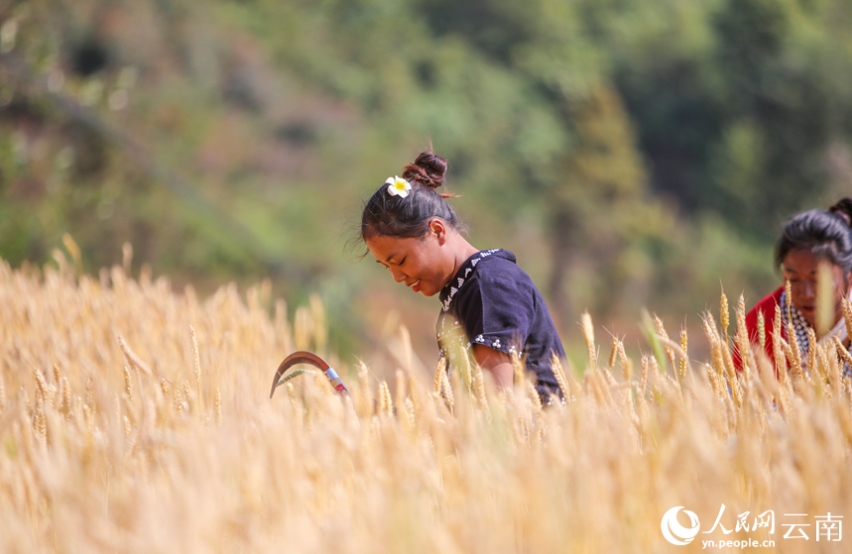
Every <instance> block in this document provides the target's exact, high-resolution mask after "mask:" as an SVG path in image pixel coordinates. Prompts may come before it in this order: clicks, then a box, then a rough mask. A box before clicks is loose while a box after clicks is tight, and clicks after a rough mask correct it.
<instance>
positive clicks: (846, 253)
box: [775, 198, 852, 275]
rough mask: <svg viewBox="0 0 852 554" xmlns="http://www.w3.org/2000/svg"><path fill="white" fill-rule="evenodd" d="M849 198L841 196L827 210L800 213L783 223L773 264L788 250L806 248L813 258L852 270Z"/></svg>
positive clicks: (778, 263)
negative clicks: (841, 197)
mask: <svg viewBox="0 0 852 554" xmlns="http://www.w3.org/2000/svg"><path fill="white" fill-rule="evenodd" d="M850 224H852V198H843V199H841V200H840V201H839V202H837V203H836V204H834V205H833V206H832V207H830V208H829V209H828V210H809V211H807V212H802V213H800V214H798V215H796V216H795V217H793V219H791V220H790V221H788V222H787V224H786V225H785V226H784V231H783V232H782V234H781V238H780V239H779V240H778V244H777V245H776V246H775V264H776V267H777V266H780V265H781V264H782V263H783V262H784V258H785V257H787V254H789V253H790V251H791V250H809V251H810V252H811V253H812V254H813V255H814V256H815V257H817V258H821V259H824V260H828V261H829V262H831V263H833V264H834V265H837V266H839V267H840V268H841V269H843V273H844V275H847V274H849V273H850V272H852V226H850Z"/></svg>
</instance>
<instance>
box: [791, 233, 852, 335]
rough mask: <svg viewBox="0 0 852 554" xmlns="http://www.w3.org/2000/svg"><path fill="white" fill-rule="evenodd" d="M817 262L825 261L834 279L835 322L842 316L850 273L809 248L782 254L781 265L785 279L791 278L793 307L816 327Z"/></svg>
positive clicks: (818, 263) (833, 322)
mask: <svg viewBox="0 0 852 554" xmlns="http://www.w3.org/2000/svg"><path fill="white" fill-rule="evenodd" d="M820 262H822V263H828V265H829V268H830V270H831V276H832V278H833V279H834V282H833V289H834V318H833V320H832V325H835V324H837V322H838V321H840V318H841V317H842V315H843V308H842V305H841V300H842V299H843V298H844V297H845V296H847V295H848V294H849V282H850V281H849V278H850V276H852V274H850V275H843V269H842V268H841V267H840V266H838V265H835V264H833V263H830V262H826V261H825V260H823V259H820V258H817V257H816V256H814V255H813V253H811V251H810V250H791V251H790V252H788V253H787V255H786V256H784V260H783V261H782V263H781V267H782V268H783V271H784V279H786V280H788V281H790V288H791V292H792V294H791V296H792V302H793V306H795V307H796V308H797V309H798V310H799V311H800V312H802V315H804V316H805V319H806V320H807V322H808V323H809V324H810V326H811V327H813V328H814V329H816V307H817V280H818V275H819V265H820Z"/></svg>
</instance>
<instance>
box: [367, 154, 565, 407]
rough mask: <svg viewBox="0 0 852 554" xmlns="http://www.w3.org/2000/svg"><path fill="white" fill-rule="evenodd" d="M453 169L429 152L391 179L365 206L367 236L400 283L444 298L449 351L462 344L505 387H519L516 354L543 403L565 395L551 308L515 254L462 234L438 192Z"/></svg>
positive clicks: (441, 328) (442, 339) (440, 330)
mask: <svg viewBox="0 0 852 554" xmlns="http://www.w3.org/2000/svg"><path fill="white" fill-rule="evenodd" d="M446 169H447V164H446V160H444V159H443V158H441V157H440V156H437V155H435V154H434V153H432V152H423V153H422V154H420V155H419V156H418V157H417V160H415V162H414V163H413V164H409V165H407V166H405V168H404V169H403V172H402V177H401V178H400V177H391V178H389V179H388V180H387V181H385V184H384V185H382V186H381V187H380V188H379V190H377V191H376V192H375V193H374V194H373V196H372V197H371V198H370V200H369V201H368V202H367V204H366V206H365V207H364V212H363V214H362V218H361V238H362V239H363V240H364V242H365V243H366V244H367V248H369V250H370V252H371V253H372V254H373V256H374V257H375V258H376V261H377V262H378V263H380V264H381V265H383V266H385V267H386V268H388V270H389V271H390V272H391V274H392V275H393V278H394V280H395V281H396V282H398V283H404V284H405V285H406V286H408V287H411V289H412V290H413V291H414V292H419V293H421V294H423V295H424V296H434V295H435V294H439V295H440V300H441V313H440V316H439V318H438V324H437V335H438V343H439V346H440V347H441V350H442V354H443V355H446V354H447V351H448V349H449V348H452V346H453V345H452V343H453V342H454V341H456V342H458V343H459V345H460V346H462V347H463V348H466V349H469V350H470V351H471V353H472V355H473V358H474V359H475V360H476V362H477V363H478V364H479V365H480V366H481V367H482V368H483V369H485V370H487V371H488V372H489V373H490V374H491V376H492V377H493V378H494V381H495V383H496V384H497V386H498V387H500V388H502V387H508V386H511V384H512V380H513V376H514V369H513V365H512V356H513V355H515V354H516V355H517V356H519V357H520V358H521V359H523V360H525V362H526V367H527V370H528V371H531V372H533V373H535V376H536V381H537V383H536V388H537V389H538V392H539V394H540V395H541V397H542V400H544V401H547V400H549V395H551V394H556V395H557V396H559V395H560V390H559V386H558V384H557V382H556V377H555V375H554V374H553V370H552V369H551V362H552V359H553V356H554V355H556V356H558V357H560V358H564V357H565V352H564V350H563V348H562V342H561V341H560V340H559V336H558V334H557V333H556V328H555V326H554V324H553V320H552V319H551V317H550V313H549V312H548V310H547V305H546V304H545V302H544V299H543V298H542V296H541V293H540V292H539V291H538V289H537V288H536V286H535V284H534V283H533V282H532V280H531V279H530V277H529V276H528V275H527V274H526V273H525V272H524V271H523V270H522V269H521V268H520V267H518V266H517V264H516V263H515V256H514V254H512V253H511V252H508V251H506V250H483V251H479V250H477V249H476V248H475V247H473V246H472V245H471V244H470V243H469V242H468V241H467V240H466V239H465V238H464V237H463V236H462V234H461V233H462V231H463V226H462V224H461V222H460V221H459V220H458V218H457V216H456V214H455V211H454V210H453V209H452V208H451V207H450V205H449V203H448V202H447V199H448V198H452V195H450V194H441V193H438V191H437V190H436V189H437V188H438V187H440V186H441V185H442V184H443V182H444V174H445V173H446Z"/></svg>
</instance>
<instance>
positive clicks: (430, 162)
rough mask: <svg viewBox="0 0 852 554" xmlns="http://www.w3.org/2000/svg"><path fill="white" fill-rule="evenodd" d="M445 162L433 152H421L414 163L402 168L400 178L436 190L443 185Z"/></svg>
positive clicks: (445, 171) (445, 169) (445, 170)
mask: <svg viewBox="0 0 852 554" xmlns="http://www.w3.org/2000/svg"><path fill="white" fill-rule="evenodd" d="M446 173H447V160H445V159H444V158H442V157H441V156H439V155H437V154H435V153H434V152H421V153H420V155H419V156H417V159H416V160H414V163H411V164H408V165H407V166H405V167H404V168H402V178H403V179H406V180H408V181H413V182H415V183H420V184H421V185H423V186H424V187H429V188H431V189H436V188H438V187H440V186H441V185H443V184H444V175H445V174H446Z"/></svg>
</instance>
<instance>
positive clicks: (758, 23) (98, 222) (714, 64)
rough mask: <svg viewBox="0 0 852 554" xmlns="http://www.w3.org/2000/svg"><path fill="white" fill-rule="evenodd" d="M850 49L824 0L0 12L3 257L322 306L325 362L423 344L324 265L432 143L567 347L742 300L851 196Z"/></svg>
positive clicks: (403, 308)
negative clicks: (65, 241) (797, 230)
mask: <svg viewBox="0 0 852 554" xmlns="http://www.w3.org/2000/svg"><path fill="white" fill-rule="evenodd" d="M850 28H852V4H850V3H849V2H847V1H845V0H705V1H703V2H681V1H676V0H660V1H656V2H643V1H640V0H567V1H566V0H528V1H524V2H521V1H509V0H470V1H465V2H460V1H450V0H345V1H344V0H324V1H310V2H309V1H305V0H244V1H236V0H228V1H224V0H223V1H212V0H193V1H189V0H133V1H129V0H128V1H125V0H100V1H98V0H73V1H71V0H29V1H16V0H2V1H0V257H3V258H4V259H6V260H9V261H10V262H11V263H13V264H14V265H18V264H20V263H23V262H24V261H25V260H28V261H29V262H32V263H39V264H40V263H45V262H47V261H48V260H50V258H51V253H52V251H53V249H54V248H57V247H59V246H60V245H61V237H62V236H63V234H64V233H66V232H67V233H70V234H71V236H73V237H74V239H75V240H76V241H77V243H78V244H79V245H80V247H81V249H82V259H83V262H84V266H85V269H86V270H87V271H90V272H97V271H98V269H99V268H100V267H102V266H108V265H112V264H116V263H120V261H121V246H122V244H123V243H125V242H129V243H131V244H132V245H133V248H134V258H133V259H134V262H133V264H134V268H135V270H138V269H139V267H140V265H142V264H145V263H147V264H150V266H152V269H153V272H154V274H155V275H160V274H168V275H169V276H171V277H172V279H173V281H174V285H175V286H178V287H179V286H183V285H184V284H189V283H192V284H193V285H194V286H195V287H196V288H198V289H200V290H202V291H209V290H211V289H212V288H213V287H214V286H218V285H219V284H221V283H222V282H223V281H226V280H231V279H234V280H237V281H239V282H243V283H248V282H253V281H257V280H260V279H263V278H270V279H272V280H273V285H274V289H275V292H276V294H277V295H283V296H286V297H288V298H291V299H294V300H295V301H297V302H299V301H301V300H303V299H304V298H306V296H307V295H308V294H310V293H311V292H314V291H318V292H319V293H320V295H321V296H322V297H323V299H324V300H325V301H326V303H327V305H328V309H329V312H330V320H331V322H332V338H333V341H336V342H337V346H338V348H341V349H343V350H344V351H346V350H353V349H356V348H361V347H363V345H364V344H368V343H370V342H373V343H375V342H379V341H381V340H382V336H383V335H382V332H383V331H382V329H383V328H384V327H383V326H384V325H385V324H384V323H383V322H384V321H385V319H386V316H387V313H388V311H389V310H393V311H396V312H398V313H399V314H401V316H400V317H402V319H403V321H405V322H407V323H408V324H409V326H411V327H412V330H413V332H414V334H415V335H416V336H420V337H424V338H423V344H426V343H427V342H429V341H431V336H430V335H431V326H432V324H433V316H434V314H433V312H434V310H435V306H434V302H430V301H429V300H425V299H415V298H410V293H408V291H404V290H399V291H396V290H395V289H394V286H393V282H392V281H391V280H390V279H389V278H388V277H387V276H385V275H382V273H381V272H380V270H379V269H378V268H377V267H373V264H370V263H365V262H359V261H358V257H359V254H360V251H359V247H357V246H356V247H355V248H354V249H353V248H348V247H347V245H348V244H349V241H350V239H352V238H353V237H355V236H356V229H357V225H356V224H357V222H358V219H359V216H360V205H361V202H362V201H363V200H364V199H366V198H367V197H368V196H369V195H370V194H371V193H372V192H373V191H374V190H375V189H376V188H377V187H378V186H379V185H380V184H381V183H382V182H383V181H384V179H385V178H386V177H387V176H388V175H391V174H394V173H398V172H399V170H400V168H401V167H402V166H403V165H404V164H405V163H407V162H408V161H410V160H411V159H413V158H414V157H415V156H416V154H417V153H418V152H419V151H421V150H423V149H426V148H428V147H429V146H430V145H431V146H432V147H434V149H435V151H436V152H438V153H440V154H441V155H443V156H445V157H446V158H448V159H449V161H450V173H449V176H448V178H449V181H448V182H449V188H450V190H452V191H453V192H456V193H460V194H461V195H462V197H461V198H459V199H458V200H456V201H454V202H456V207H457V209H458V211H459V212H460V213H461V215H462V216H463V218H464V219H465V220H466V221H467V222H468V224H469V225H470V227H471V236H470V238H471V241H472V242H473V243H474V244H475V245H477V246H479V247H482V248H486V247H496V246H501V247H506V248H509V249H512V250H514V251H515V252H516V254H517V255H518V258H519V261H520V263H521V265H522V266H523V267H524V268H525V269H526V270H527V271H528V272H529V273H530V274H531V275H532V276H533V278H534V279H535V280H536V282H537V283H538V284H539V286H540V287H541V288H542V290H544V291H545V293H546V296H547V297H548V299H549V301H550V303H551V306H552V310H553V312H554V314H555V316H556V317H557V319H558V321H559V323H560V325H561V327H562V328H563V330H564V333H565V334H566V335H572V334H574V333H575V331H576V326H575V325H574V322H576V321H577V320H578V319H579V313H580V312H581V311H582V310H584V309H589V310H590V311H592V313H593V315H594V316H595V317H596V319H597V320H598V321H604V322H612V323H611V328H612V329H618V328H619V323H618V322H619V321H622V320H628V321H635V320H636V319H637V317H636V316H637V313H638V312H639V310H640V309H641V308H642V307H643V306H647V307H649V308H651V309H652V310H654V311H657V312H659V313H661V314H669V315H673V316H676V317H678V318H682V317H683V314H692V315H696V314H698V313H699V312H700V311H701V310H703V309H705V308H706V307H707V306H706V305H705V299H713V298H716V297H717V296H718V291H719V286H720V283H723V284H724V286H725V288H726V290H727V291H728V293H729V294H730V295H736V294H738V293H739V292H741V291H743V292H744V293H745V294H746V298H747V300H748V301H749V302H754V301H756V300H757V299H758V298H759V296H760V295H762V294H764V293H766V292H768V291H769V290H770V289H771V288H773V287H774V286H775V283H776V281H777V276H776V275H775V274H774V273H773V267H772V254H771V248H772V244H773V241H774V240H775V238H776V235H777V233H778V230H779V227H780V225H781V224H782V222H783V220H784V219H786V218H787V217H789V216H791V215H792V214H793V213H795V212H796V211H798V210H801V209H805V208H810V207H818V206H822V207H825V206H827V205H828V204H830V203H831V202H833V201H834V200H835V199H836V198H839V197H840V196H843V195H849V194H850V185H852V150H850V134H851V133H852V81H850V80H849V79H848V75H850V74H852V34H850V33H849V32H848V30H849V29H850ZM400 289H401V287H400ZM406 293H408V294H406Z"/></svg>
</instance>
